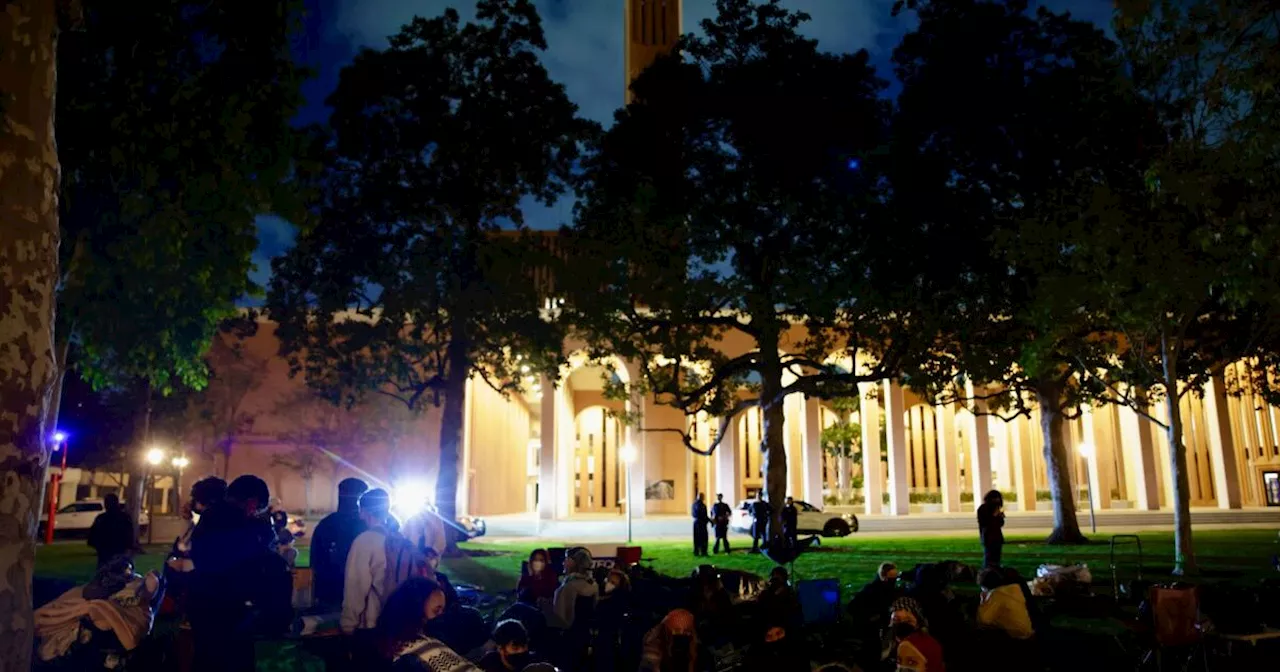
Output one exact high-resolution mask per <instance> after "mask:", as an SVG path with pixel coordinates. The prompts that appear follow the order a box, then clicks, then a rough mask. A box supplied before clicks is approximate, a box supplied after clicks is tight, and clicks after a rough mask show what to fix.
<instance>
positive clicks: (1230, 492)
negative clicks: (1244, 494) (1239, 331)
mask: <svg viewBox="0 0 1280 672" xmlns="http://www.w3.org/2000/svg"><path fill="white" fill-rule="evenodd" d="M1204 416H1205V421H1206V425H1207V429H1208V432H1207V435H1208V439H1209V441H1208V443H1209V462H1210V464H1211V465H1212V467H1213V490H1214V493H1215V494H1216V495H1217V497H1218V508H1219V509H1238V508H1240V478H1239V473H1240V472H1239V471H1238V466H1237V465H1236V445H1235V441H1234V439H1233V437H1232V436H1231V422H1230V420H1229V418H1228V416H1227V388H1226V381H1225V380H1224V379H1223V377H1222V375H1221V374H1218V375H1216V376H1214V377H1213V379H1212V380H1210V381H1209V382H1208V384H1207V385H1205V390H1204Z"/></svg>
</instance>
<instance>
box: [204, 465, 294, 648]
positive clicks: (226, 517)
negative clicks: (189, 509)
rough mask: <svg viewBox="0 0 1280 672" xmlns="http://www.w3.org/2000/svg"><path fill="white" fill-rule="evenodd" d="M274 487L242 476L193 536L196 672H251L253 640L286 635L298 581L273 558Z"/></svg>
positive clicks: (254, 477) (274, 556)
mask: <svg viewBox="0 0 1280 672" xmlns="http://www.w3.org/2000/svg"><path fill="white" fill-rule="evenodd" d="M269 501H270V495H269V491H268V490H267V484H266V482H264V481H263V480H262V479H261V478H258V477H257V476H248V475H246V476H241V477H239V478H237V479H235V480H234V481H232V482H231V484H230V485H229V486H227V491H226V497H225V498H224V499H223V500H222V501H220V502H216V503H214V504H213V505H212V506H210V507H209V508H208V509H206V510H205V512H204V514H203V515H202V516H201V517H200V522H199V524H197V525H196V529H195V531H194V532H192V534H191V561H192V564H193V566H194V570H193V571H192V581H191V592H190V601H189V608H190V619H191V629H192V634H193V636H194V640H195V664H196V669H197V670H209V671H210V672H212V671H213V670H218V671H219V672H242V671H245V672H247V671H250V670H253V669H254V667H255V661H254V651H253V640H254V637H255V636H257V635H260V634H272V633H274V632H275V631H277V630H279V631H283V629H284V628H286V627H287V626H288V624H289V621H290V620H291V618H292V607H291V604H290V600H291V595H292V591H293V581H292V577H291V576H290V574H289V570H288V568H287V567H286V566H285V564H284V560H283V559H282V558H281V557H280V556H279V555H278V554H276V553H275V552H273V550H272V541H273V540H274V538H275V535H274V533H273V531H272V529H271V525H270V524H269V523H268V522H267V521H266V520H265V519H264V514H265V512H266V509H267V503H268V502H269Z"/></svg>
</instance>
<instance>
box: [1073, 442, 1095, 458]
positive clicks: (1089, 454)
mask: <svg viewBox="0 0 1280 672" xmlns="http://www.w3.org/2000/svg"><path fill="white" fill-rule="evenodd" d="M1076 450H1078V451H1080V454H1081V455H1083V456H1084V457H1086V458H1088V459H1093V453H1094V449H1093V444H1092V443H1082V444H1080V447H1079V448H1076Z"/></svg>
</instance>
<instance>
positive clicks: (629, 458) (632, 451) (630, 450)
mask: <svg viewBox="0 0 1280 672" xmlns="http://www.w3.org/2000/svg"><path fill="white" fill-rule="evenodd" d="M618 456H619V457H621V458H622V461H623V462H626V463H627V464H635V461H636V458H637V457H639V455H637V454H636V448H635V446H633V445H631V444H629V443H628V444H627V445H625V446H623V447H622V450H621V451H619V453H618Z"/></svg>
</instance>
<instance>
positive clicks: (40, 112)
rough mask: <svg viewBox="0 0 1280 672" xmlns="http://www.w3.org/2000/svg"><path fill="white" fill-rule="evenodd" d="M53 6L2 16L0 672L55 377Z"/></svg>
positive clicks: (35, 5) (13, 619) (11, 643)
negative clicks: (0, 615)
mask: <svg viewBox="0 0 1280 672" xmlns="http://www.w3.org/2000/svg"><path fill="white" fill-rule="evenodd" d="M56 37H57V11H56V3H55V2H54V1H53V0H11V1H10V2H7V3H5V6H4V11H3V12H0V92H2V93H3V95H4V101H3V106H0V114H3V119H4V124H3V127H2V128H0V479H3V480H0V483H3V485H0V604H2V605H3V607H0V613H2V614H3V617H2V618H0V672H18V671H22V672H25V671H26V670H29V669H31V651H32V648H31V645H32V635H33V630H32V617H31V606H32V605H31V577H32V572H33V570H34V568H35V550H36V548H35V546H36V525H37V521H38V520H39V518H40V508H41V499H40V492H41V482H40V481H41V478H42V477H43V476H44V474H45V470H46V469H47V468H48V462H49V450H48V447H49V440H48V439H49V432H50V431H52V428H51V427H47V426H46V424H45V423H46V422H48V418H49V406H50V403H51V401H52V399H51V397H52V395H53V391H54V385H55V379H56V376H57V373H58V369H57V362H56V361H55V356H54V345H55V342H54V333H53V327H54V309H55V301H56V290H57V279H58V240H59V239H58V236H59V234H58V183H59V167H58V152H57V146H56V144H55V142H54V134H53V114H54V92H55V90H56V87H57V78H56V75H57V71H56V68H55V64H54V53H55V48H56Z"/></svg>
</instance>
